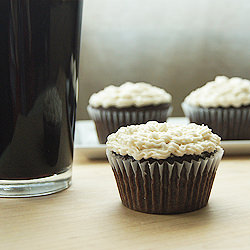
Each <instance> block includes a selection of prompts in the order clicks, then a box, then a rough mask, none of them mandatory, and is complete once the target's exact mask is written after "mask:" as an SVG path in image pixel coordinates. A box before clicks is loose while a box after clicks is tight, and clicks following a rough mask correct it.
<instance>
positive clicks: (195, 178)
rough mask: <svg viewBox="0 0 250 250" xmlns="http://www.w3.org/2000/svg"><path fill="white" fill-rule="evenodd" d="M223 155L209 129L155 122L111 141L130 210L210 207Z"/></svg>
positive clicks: (129, 129) (111, 152)
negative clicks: (211, 193) (212, 191)
mask: <svg viewBox="0 0 250 250" xmlns="http://www.w3.org/2000/svg"><path fill="white" fill-rule="evenodd" d="M222 155H223V150H222V148H221V147H220V137H219V136H217V135H216V134H213V133H212V132H211V130H210V129H209V128H208V127H207V126H204V125H203V126H200V125H196V124H193V123H190V124H188V125H171V124H167V123H166V122H164V123H158V122H155V121H150V122H148V123H146V124H141V125H131V126H128V127H122V128H120V129H119V130H118V131H117V132H116V133H113V134H111V135H109V137H108V140H107V157H108V160H109V163H110V164H111V167H112V170H113V172H114V176H115V179H116V182H117V186H118V190H119V193H120V197H121V200H122V203H123V205H124V206H126V207H128V208H130V209H133V210H137V211H141V212H146V213H157V214H171V213H183V212H189V211H193V210H197V209H200V208H202V207H204V206H206V204H207V202H208V199H209V196H210V192H211V188H212V185H213V181H214V177H215V174H216V170H217V167H218V165H219V162H220V160H221V157H222Z"/></svg>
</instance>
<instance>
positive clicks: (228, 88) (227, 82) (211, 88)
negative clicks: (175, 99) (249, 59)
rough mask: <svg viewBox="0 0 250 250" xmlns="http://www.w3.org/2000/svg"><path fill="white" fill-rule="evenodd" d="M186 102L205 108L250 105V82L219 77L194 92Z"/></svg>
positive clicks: (236, 78)
mask: <svg viewBox="0 0 250 250" xmlns="http://www.w3.org/2000/svg"><path fill="white" fill-rule="evenodd" d="M184 102H186V103H188V104H190V105H193V106H200V107H204V108H209V107H211V108H212V107H225V108H226V107H230V106H231V107H235V108H237V107H240V106H245V105H250V81H249V80H246V79H242V78H239V77H233V78H230V79H229V78H228V77H226V76H217V77H216V78H215V80H214V81H212V82H208V83H207V84H205V85H204V86H203V87H201V88H198V89H196V90H194V91H192V92H191V93H190V94H189V95H188V96H187V97H186V98H185V100H184Z"/></svg>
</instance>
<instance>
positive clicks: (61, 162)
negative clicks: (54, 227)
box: [0, 0, 82, 197]
mask: <svg viewBox="0 0 250 250" xmlns="http://www.w3.org/2000/svg"><path fill="white" fill-rule="evenodd" d="M81 17H82V0H1V1H0V197H1V196H2V197H24V196H37V195H45V194H50V193H54V192H57V191H60V190H63V189H65V188H67V187H69V185H70V184H71V165H72V160H73V139H74V128H75V115H76V92H77V80H78V67H79V48H80V33H81Z"/></svg>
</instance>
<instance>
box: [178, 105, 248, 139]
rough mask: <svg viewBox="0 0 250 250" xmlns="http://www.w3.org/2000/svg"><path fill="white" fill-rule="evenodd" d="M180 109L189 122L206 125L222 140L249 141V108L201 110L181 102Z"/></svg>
mask: <svg viewBox="0 0 250 250" xmlns="http://www.w3.org/2000/svg"><path fill="white" fill-rule="evenodd" d="M182 109H183V111H184V114H185V116H186V117H188V118H189V120H190V122H194V123H197V124H205V125H207V126H208V127H209V128H211V129H212V130H213V132H214V133H216V134H218V135H219V136H220V137H221V138H222V139H223V140H249V139H250V129H249V128H250V106H245V107H239V108H231V107H230V108H220V107H219V108H202V107H194V106H191V105H189V104H187V103H185V102H183V103H182Z"/></svg>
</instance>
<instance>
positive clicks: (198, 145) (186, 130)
mask: <svg viewBox="0 0 250 250" xmlns="http://www.w3.org/2000/svg"><path fill="white" fill-rule="evenodd" d="M219 145H220V137H219V136H218V135H216V134H213V133H212V131H211V129H209V128H208V127H207V126H204V125H201V126H200V125H197V124H194V123H190V124H188V125H173V124H168V123H166V122H164V123H158V122H156V121H149V122H147V123H146V124H140V125H131V126H127V127H121V128H120V129H119V130H118V131H117V132H116V133H113V134H111V135H109V136H108V140H107V148H108V149H109V150H110V151H113V152H115V153H117V154H120V155H129V156H132V157H133V158H134V159H136V160H141V159H148V158H154V159H166V158H168V157H169V156H172V155H174V156H183V155H185V154H186V155H200V154H201V153H203V152H214V151H215V150H216V149H218V147H219Z"/></svg>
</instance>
